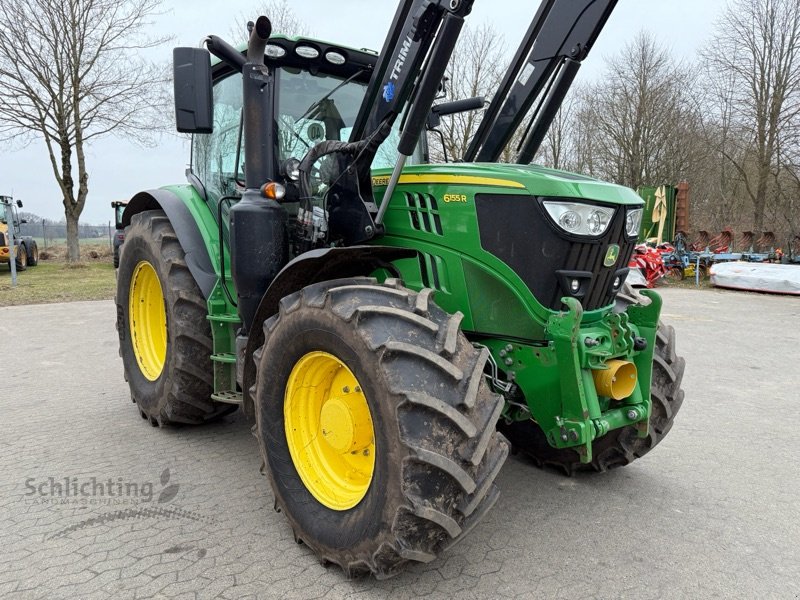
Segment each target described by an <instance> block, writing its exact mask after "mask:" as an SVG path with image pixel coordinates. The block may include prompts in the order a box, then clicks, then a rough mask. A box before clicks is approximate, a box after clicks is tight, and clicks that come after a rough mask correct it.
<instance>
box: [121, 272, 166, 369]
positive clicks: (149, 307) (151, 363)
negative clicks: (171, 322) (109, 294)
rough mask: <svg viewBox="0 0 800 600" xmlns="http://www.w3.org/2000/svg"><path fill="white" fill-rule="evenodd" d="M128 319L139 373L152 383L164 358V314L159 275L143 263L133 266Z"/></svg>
mask: <svg viewBox="0 0 800 600" xmlns="http://www.w3.org/2000/svg"><path fill="white" fill-rule="evenodd" d="M128 317H129V320H130V323H129V325H130V332H131V345H132V346H133V354H134V355H135V356H136V362H137V363H138V365H139V370H140V371H141V373H142V375H144V376H145V377H146V378H147V379H148V380H150V381H155V380H156V379H158V378H159V376H160V375H161V372H162V371H163V370H164V362H165V361H166V357H167V314H166V311H165V309H164V294H163V292H162V290H161V282H160V281H159V279H158V274H157V273H156V271H155V269H154V268H153V265H151V264H150V263H149V262H147V261H146V260H143V261H141V262H140V263H139V264H137V265H136V267H135V268H134V270H133V275H132V276H131V289H130V296H129V304H128Z"/></svg>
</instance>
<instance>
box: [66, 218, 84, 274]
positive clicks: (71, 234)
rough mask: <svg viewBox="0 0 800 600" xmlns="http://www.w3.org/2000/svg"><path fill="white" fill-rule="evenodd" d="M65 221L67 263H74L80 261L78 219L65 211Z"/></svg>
mask: <svg viewBox="0 0 800 600" xmlns="http://www.w3.org/2000/svg"><path fill="white" fill-rule="evenodd" d="M65 217H66V219H67V261H68V262H71V263H75V262H78V261H80V259H81V247H80V244H79V243H78V217H77V216H76V215H73V214H70V212H69V211H66V214H65Z"/></svg>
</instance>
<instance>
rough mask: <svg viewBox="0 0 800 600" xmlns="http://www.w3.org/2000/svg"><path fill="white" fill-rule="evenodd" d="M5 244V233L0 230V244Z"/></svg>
mask: <svg viewBox="0 0 800 600" xmlns="http://www.w3.org/2000/svg"><path fill="white" fill-rule="evenodd" d="M5 245H6V234H4V233H2V232H0V246H5Z"/></svg>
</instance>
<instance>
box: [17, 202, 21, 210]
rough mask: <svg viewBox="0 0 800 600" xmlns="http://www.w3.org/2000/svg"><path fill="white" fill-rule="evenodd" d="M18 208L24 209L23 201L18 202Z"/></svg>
mask: <svg viewBox="0 0 800 600" xmlns="http://www.w3.org/2000/svg"><path fill="white" fill-rule="evenodd" d="M17 207H18V208H22V200H17Z"/></svg>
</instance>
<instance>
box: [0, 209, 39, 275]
mask: <svg viewBox="0 0 800 600" xmlns="http://www.w3.org/2000/svg"><path fill="white" fill-rule="evenodd" d="M17 208H22V200H17V201H16V202H14V199H13V198H12V197H11V196H0V264H2V263H9V264H10V263H11V259H12V257H13V258H14V262H15V264H16V267H17V271H24V270H25V269H27V268H28V267H35V266H36V265H37V264H38V263H39V248H38V246H37V245H36V240H34V239H33V238H32V237H31V236H29V235H21V233H20V225H22V224H23V223H25V220H24V219H20V218H19V214H18V213H17ZM10 233H13V238H14V248H13V249H12V248H11V247H10V244H9V242H10V239H11V237H12V236H11V235H10Z"/></svg>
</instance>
